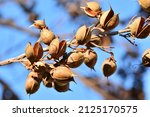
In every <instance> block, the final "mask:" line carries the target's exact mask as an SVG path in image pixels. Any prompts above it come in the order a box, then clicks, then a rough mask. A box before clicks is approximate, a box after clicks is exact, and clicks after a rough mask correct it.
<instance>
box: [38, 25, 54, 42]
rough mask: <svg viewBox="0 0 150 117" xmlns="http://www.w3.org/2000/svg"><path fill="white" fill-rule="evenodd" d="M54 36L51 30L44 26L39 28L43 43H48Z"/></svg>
mask: <svg viewBox="0 0 150 117" xmlns="http://www.w3.org/2000/svg"><path fill="white" fill-rule="evenodd" d="M54 38H55V35H54V33H53V32H52V31H50V30H48V29H45V28H44V29H42V30H41V33H40V39H41V40H42V42H43V43H44V44H46V45H49V44H50V43H51V41H52V40H53V39H54Z"/></svg>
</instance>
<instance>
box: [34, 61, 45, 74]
mask: <svg viewBox="0 0 150 117" xmlns="http://www.w3.org/2000/svg"><path fill="white" fill-rule="evenodd" d="M33 69H34V71H35V72H42V71H44V70H45V69H46V65H45V63H44V61H38V62H35V63H34V64H33Z"/></svg>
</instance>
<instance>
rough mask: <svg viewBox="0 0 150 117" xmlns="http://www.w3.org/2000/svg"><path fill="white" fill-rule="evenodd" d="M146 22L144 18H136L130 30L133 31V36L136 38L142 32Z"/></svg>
mask: <svg viewBox="0 0 150 117" xmlns="http://www.w3.org/2000/svg"><path fill="white" fill-rule="evenodd" d="M144 22H145V19H144V18H143V17H137V18H135V19H134V21H133V22H132V23H131V24H130V25H129V28H130V30H131V34H132V35H134V36H136V35H137V34H139V33H140V32H141V30H142V27H143V25H144Z"/></svg>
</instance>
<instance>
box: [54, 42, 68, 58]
mask: <svg viewBox="0 0 150 117" xmlns="http://www.w3.org/2000/svg"><path fill="white" fill-rule="evenodd" d="M66 48H67V42H66V41H65V40H62V41H61V42H60V43H59V50H58V53H57V55H56V58H59V57H61V56H62V55H63V54H64V53H65V52H66Z"/></svg>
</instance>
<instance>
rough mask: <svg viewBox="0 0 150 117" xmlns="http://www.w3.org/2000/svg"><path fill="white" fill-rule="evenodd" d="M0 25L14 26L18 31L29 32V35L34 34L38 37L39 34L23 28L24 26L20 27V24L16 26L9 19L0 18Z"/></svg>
mask: <svg viewBox="0 0 150 117" xmlns="http://www.w3.org/2000/svg"><path fill="white" fill-rule="evenodd" d="M0 25H4V26H9V27H12V28H15V29H17V30H19V31H23V32H26V33H29V34H30V35H31V36H35V37H39V34H38V33H35V32H33V31H31V30H29V29H27V28H24V27H21V26H18V25H16V24H15V22H13V21H12V20H10V19H7V20H6V19H2V18H0Z"/></svg>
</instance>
